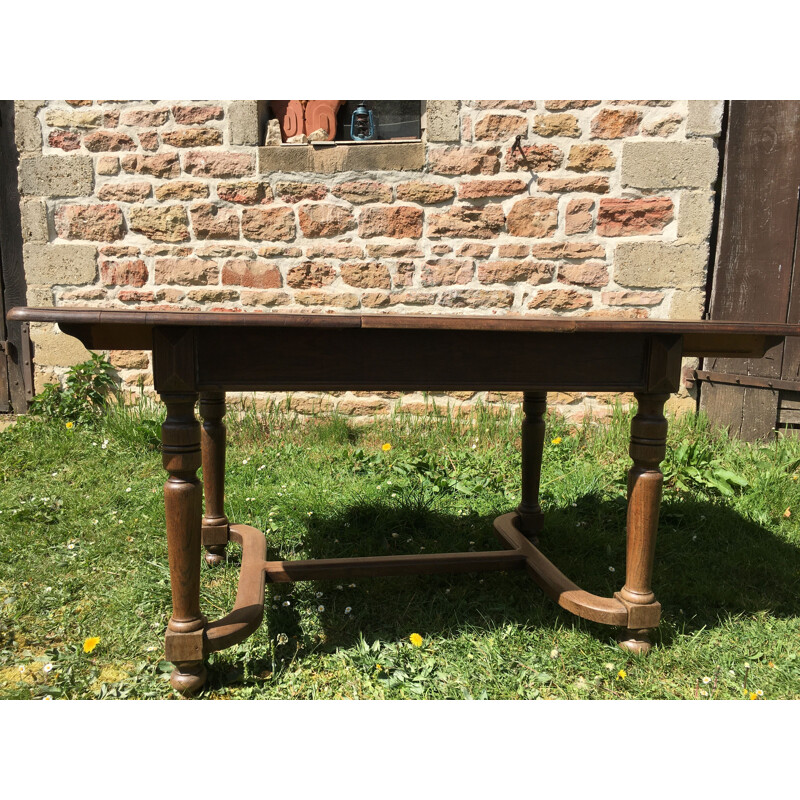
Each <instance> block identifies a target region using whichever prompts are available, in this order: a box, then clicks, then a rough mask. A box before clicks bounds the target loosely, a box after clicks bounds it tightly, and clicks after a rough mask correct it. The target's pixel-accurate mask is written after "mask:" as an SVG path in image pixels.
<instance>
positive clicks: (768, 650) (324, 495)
mask: <svg viewBox="0 0 800 800" xmlns="http://www.w3.org/2000/svg"><path fill="white" fill-rule="evenodd" d="M159 415H160V410H159V408H158V407H148V406H146V405H142V406H139V407H134V408H132V409H126V410H123V409H119V408H113V409H112V410H110V411H109V412H108V413H107V415H106V416H105V417H104V418H103V419H101V420H100V421H99V422H98V423H97V424H96V425H95V426H91V425H89V426H87V425H75V426H74V427H73V428H72V429H67V428H66V427H65V425H64V423H63V422H55V421H51V422H46V421H37V420H34V419H23V420H20V421H19V422H18V423H17V424H16V425H14V426H12V427H11V428H9V429H8V430H6V431H5V432H4V433H2V434H0V512H1V513H0V531H1V533H0V698H32V697H33V698H39V697H44V696H50V697H55V698H59V697H65V698H96V697H131V698H169V697H175V696H176V695H175V693H174V692H173V691H172V689H171V688H170V686H169V682H168V675H169V671H170V670H171V668H172V667H171V665H169V664H167V663H166V662H164V661H163V636H164V631H165V626H166V623H167V620H168V619H169V614H170V602H171V601H170V589H169V572H168V569H167V553H166V537H165V535H164V529H163V498H162V485H163V482H164V478H165V473H164V472H163V470H162V467H161V457H160V453H159V449H158V429H159V423H160V416H159ZM672 423H673V424H672V425H671V431H670V439H669V447H668V451H669V452H668V457H667V460H666V462H665V471H666V472H668V474H670V475H671V478H670V480H669V482H668V485H667V486H666V488H665V494H664V500H663V505H662V510H661V518H660V520H661V521H660V529H659V541H658V547H657V553H656V568H655V576H654V586H655V590H656V594H657V597H658V598H659V600H660V601H661V603H662V606H663V620H662V623H661V626H660V628H659V631H658V632H657V634H656V637H655V647H654V648H653V651H652V652H651V653H650V655H649V656H647V657H638V656H632V655H630V654H626V653H624V652H623V651H621V650H620V649H619V648H618V647H617V646H616V645H615V643H614V639H613V635H614V632H615V631H614V629H612V628H609V627H606V626H601V625H595V624H592V623H589V622H585V621H583V620H580V619H577V618H575V617H573V616H572V615H571V614H569V613H567V612H565V611H562V610H561V609H559V608H558V607H557V606H556V605H555V604H554V603H552V602H551V601H550V600H548V599H547V598H546V597H544V595H542V594H541V592H540V591H539V590H538V589H537V587H536V586H535V585H534V583H533V582H532V581H531V580H530V579H529V578H528V577H527V576H526V575H525V574H524V573H516V572H514V573H509V574H499V573H486V574H484V575H458V576H419V577H410V578H387V579H364V580H359V581H357V582H356V584H357V585H350V584H349V583H347V582H343V583H337V582H318V583H298V584H294V585H289V584H279V585H275V586H268V589H267V592H268V599H267V606H266V614H265V621H264V624H263V626H262V627H261V628H260V629H259V630H258V631H257V632H256V633H255V634H254V635H253V636H252V637H250V639H248V640H247V641H246V642H244V643H242V644H241V645H239V646H237V647H234V648H231V649H229V650H227V651H223V652H221V653H217V654H214V655H212V656H211V657H210V659H209V661H208V666H209V678H208V684H207V688H206V690H205V691H204V692H203V694H202V695H201V697H208V698H342V697H346V698H352V697H358V698H406V697H408V698H418V697H422V698H454V699H461V698H490V699H501V698H502V699H511V698H525V699H534V698H546V699H547V698H584V699H589V698H600V699H607V698H639V699H643V698H653V699H656V698H685V699H689V698H697V697H699V698H701V699H705V697H706V695H704V694H702V693H703V692H707V693H708V694H707V697H708V699H743V698H745V697H747V696H749V692H755V691H756V690H760V691H761V692H762V693H763V695H762V696H763V698H765V699H776V698H784V699H787V698H798V697H800V657H799V655H800V645H799V644H798V642H800V639H799V638H798V634H800V599H798V598H800V533H799V532H798V526H797V523H796V519H797V516H796V515H797V514H800V481H798V480H796V479H794V478H795V475H796V473H797V469H798V465H800V443H798V441H797V440H796V439H792V438H783V439H780V440H778V441H776V442H772V443H770V444H766V445H761V446H751V445H747V444H743V443H740V442H736V441H729V440H728V439H727V438H726V436H725V435H724V434H723V433H720V432H714V431H712V430H710V429H709V427H708V425H707V423H706V422H705V421H704V420H703V419H702V418H695V417H693V416H686V417H682V418H680V419H678V420H673V421H672ZM228 425H229V450H228V473H227V485H226V493H227V495H226V503H227V505H226V510H227V513H228V515H229V517H230V518H231V519H232V520H233V521H234V522H240V523H247V524H251V525H254V526H256V527H258V528H259V529H261V530H264V531H266V532H267V537H268V546H269V553H268V557H269V558H270V559H274V558H313V557H321V558H323V557H327V558H330V557H343V556H351V555H373V554H374V555H380V554H387V555H388V554H402V553H419V552H437V551H448V550H469V549H475V550H484V549H496V548H497V547H498V545H497V544H496V541H495V539H494V535H493V533H492V525H491V523H492V520H493V519H494V518H495V517H496V516H498V515H499V514H502V513H505V512H507V511H509V510H511V509H513V507H514V506H515V505H516V503H517V502H518V495H519V488H520V487H519V460H520V457H519V435H518V430H519V417H518V415H517V414H514V413H512V412H510V411H509V412H506V413H502V414H496V413H491V412H489V411H487V410H481V409H478V411H477V412H475V414H474V415H473V416H472V417H470V418H459V417H455V416H453V415H451V414H448V413H447V412H446V410H445V413H443V414H440V415H438V416H433V415H432V416H431V417H430V418H427V419H423V420H415V419H412V418H403V417H394V418H392V419H386V420H382V421H376V422H375V423H373V424H370V425H367V426H353V425H352V424H351V423H349V422H348V421H347V420H345V419H342V418H337V417H333V418H327V419H319V420H316V421H314V422H312V423H310V424H307V425H302V424H300V423H299V422H297V421H296V420H295V419H293V418H292V417H290V416H287V415H285V414H283V413H282V412H280V411H279V410H276V409H271V410H270V411H268V412H262V413H256V412H255V411H254V410H252V409H248V410H246V411H245V412H244V413H243V414H241V415H240V416H239V418H235V415H231V418H230V419H229V421H228ZM629 425H630V417H629V416H628V415H626V414H625V413H624V412H622V411H620V410H617V411H616V412H615V414H614V416H613V418H612V420H611V421H610V422H609V423H608V424H604V425H597V426H592V425H589V424H585V425H583V426H581V427H579V428H577V429H576V428H574V427H571V426H569V425H567V424H566V423H565V422H564V421H563V420H561V419H558V418H555V417H551V418H549V419H548V431H547V439H546V442H547V444H546V446H545V461H544V470H543V476H542V502H543V506H544V508H545V511H546V530H545V533H544V535H543V537H542V542H541V547H542V549H543V550H544V551H545V553H546V554H547V555H548V556H549V557H550V558H551V559H552V560H553V561H554V562H555V563H556V564H557V565H558V566H559V567H560V568H561V569H562V570H563V571H564V572H565V573H566V574H567V575H569V576H570V577H571V578H572V579H573V580H575V581H576V582H577V583H578V584H580V585H581V586H582V587H583V588H585V589H587V590H589V591H591V592H594V593H596V594H601V595H610V594H611V593H612V592H614V591H615V590H617V589H619V588H620V586H621V585H622V583H623V581H624V559H625V536H624V525H625V501H624V486H625V472H626V470H627V468H628V466H629V459H628V456H627V437H628V430H629ZM559 436H560V437H561V439H562V441H561V442H560V443H559V444H552V443H551V442H552V439H554V438H556V437H559ZM684 440H687V441H695V442H699V443H700V444H701V445H702V447H701V448H700V451H702V452H694V451H693V453H694V454H692V455H690V457H689V461H688V462H687V457H686V455H685V452H684V454H683V455H682V456H680V457H678V456H676V457H675V458H673V455H674V454H675V453H676V452H679V445H680V443H681V442H682V441H684ZM387 442H388V443H390V444H391V445H392V448H391V450H389V451H384V450H383V449H382V445H383V444H384V443H387ZM676 459H677V460H676ZM692 459H694V460H693V461H692ZM712 462H713V463H717V465H720V464H721V465H723V466H724V468H725V469H727V470H728V471H729V472H732V473H734V474H735V475H736V476H737V478H738V479H739V482H738V483H731V484H729V485H728V488H729V490H730V494H729V496H726V495H723V494H721V493H720V491H719V490H717V489H715V488H714V487H713V486H711V485H709V484H707V483H703V482H702V480H700V479H693V477H692V476H693V475H694V473H692V472H691V469H690V468H692V469H695V471H696V472H697V474H699V475H700V477H701V478H702V477H703V475H705V474H709V471H710V470H712V469H713V463H712ZM670 470H671V472H670ZM695 478H696V476H695ZM679 486H684V487H685V488H683V489H681V490H678V487H679ZM723 488H724V487H723ZM787 508H790V509H791V516H785V515H784V512H785V511H786V509H787ZM229 550H230V554H229V560H228V563H227V564H226V565H224V566H222V567H220V568H217V569H209V568H207V567H206V566H205V564H203V572H202V599H201V602H202V607H203V610H204V612H205V613H206V614H207V615H208V616H209V618H215V617H219V616H222V615H224V614H226V613H227V612H228V610H230V608H231V607H232V605H233V602H234V597H235V594H236V582H237V576H238V569H239V564H240V561H239V559H240V551H239V548H238V547H236V546H234V545H231V546H230V548H229ZM612 569H613V571H612ZM321 606H322V607H324V610H323V611H320V610H319V607H321ZM347 609H349V611H347ZM411 633H418V634H420V636H421V637H422V639H423V644H422V646H421V647H419V648H416V647H414V646H413V645H412V644H411V643H410V642H409V638H408V637H409V635H410V634H411ZM93 636H98V637H100V643H99V645H98V646H97V648H96V649H95V650H94V651H93V652H91V653H88V654H87V653H84V652H83V648H82V645H83V642H84V639H85V638H87V637H93ZM45 665H52V667H49V666H48V670H47V672H45V671H44V669H43V667H44V666H45ZM620 671H622V672H620ZM623 674H624V675H625V677H621V675H623ZM704 677H708V678H710V679H711V680H710V682H709V683H706V684H704V683H703V678H704ZM745 690H747V693H746V692H745Z"/></svg>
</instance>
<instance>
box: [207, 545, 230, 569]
mask: <svg viewBox="0 0 800 800" xmlns="http://www.w3.org/2000/svg"><path fill="white" fill-rule="evenodd" d="M225 550H226V547H225V545H224V544H222V545H219V544H212V545H206V554H205V561H206V564H208V566H209V567H218V566H219V565H220V564H224V563H225Z"/></svg>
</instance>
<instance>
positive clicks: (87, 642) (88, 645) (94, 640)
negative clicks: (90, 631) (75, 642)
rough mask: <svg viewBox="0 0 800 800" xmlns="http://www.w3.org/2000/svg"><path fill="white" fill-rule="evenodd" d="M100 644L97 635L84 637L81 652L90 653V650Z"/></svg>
mask: <svg viewBox="0 0 800 800" xmlns="http://www.w3.org/2000/svg"><path fill="white" fill-rule="evenodd" d="M98 644H100V637H99V636H91V637H90V638H88V639H84V642H83V652H84V653H91V652H92V650H94V649H95V647H97V645H98Z"/></svg>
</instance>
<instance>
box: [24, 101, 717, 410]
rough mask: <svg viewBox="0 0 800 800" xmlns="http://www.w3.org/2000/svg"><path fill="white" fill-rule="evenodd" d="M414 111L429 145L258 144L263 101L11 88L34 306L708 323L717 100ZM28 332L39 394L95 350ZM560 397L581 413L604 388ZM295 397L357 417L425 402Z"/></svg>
mask: <svg viewBox="0 0 800 800" xmlns="http://www.w3.org/2000/svg"><path fill="white" fill-rule="evenodd" d="M422 109H423V118H422V124H423V140H422V142H421V143H403V144H399V143H386V144H376V143H369V144H353V145H332V146H331V145H321V144H320V145H279V146H274V147H263V146H261V145H262V144H263V136H264V133H263V128H264V118H265V104H264V103H263V102H256V101H210V102H192V101H124V102H123V101H75V100H72V101H20V102H18V103H17V104H16V135H17V144H18V149H19V151H20V169H19V186H20V194H21V197H22V200H21V211H22V223H23V233H24V237H25V244H24V257H25V270H26V279H27V284H28V304H29V305H35V306H50V305H56V306H76V305H80V306H101V307H105V308H136V309H155V308H168V309H193V310H200V309H203V310H217V309H224V310H241V311H260V312H264V313H269V312H274V311H277V312H287V311H300V310H302V311H315V312H318V313H348V312H358V313H376V314H380V313H426V314H451V313H457V314H487V313H488V314H508V313H513V314H526V315H552V314H558V315H567V316H604V317H620V318H646V317H651V318H661V319H663V318H672V319H699V318H700V317H701V316H702V312H703V307H704V301H705V297H704V287H705V280H706V270H707V264H708V252H709V235H710V230H711V221H712V211H713V199H714V193H713V189H712V187H713V185H714V183H715V181H716V178H717V170H718V154H717V142H716V137H718V135H719V129H720V119H721V112H722V103H721V101H660V100H631V101H620V100H612V101H598V100H572V101H569V100H555V101H545V100H514V101H487V100H462V101H427V102H426V103H423V106H422ZM518 136H519V137H521V140H520V146H518V147H515V146H514V143H515V140H516V137H518ZM32 333H33V337H34V341H35V345H36V354H35V362H36V369H37V389H40V388H41V386H42V385H43V383H44V382H46V381H50V380H53V379H55V378H58V377H59V376H60V375H62V374H63V372H64V371H65V369H66V368H67V367H68V366H70V365H71V364H73V363H76V362H78V361H81V360H83V359H85V358H86V357H87V353H86V351H85V350H84V349H83V347H82V346H81V345H80V344H79V343H78V342H77V341H76V340H75V339H73V338H71V337H68V336H65V335H64V334H61V333H59V332H58V331H57V330H56V329H54V328H53V327H52V326H50V327H48V326H45V325H40V326H35V330H34V331H33V332H32ZM148 358H149V356H148V354H147V353H139V352H130V351H116V352H112V353H111V360H112V362H113V363H114V364H115V365H116V367H117V368H118V371H119V374H120V376H121V377H122V378H123V380H124V381H125V382H126V383H127V384H128V385H131V386H133V385H136V384H137V382H138V381H139V380H144V382H145V384H146V385H148V386H149V384H150V376H149V363H148ZM278 397H281V398H283V397H285V396H284V395H278ZM514 399H515V398H514V397H513V396H511V397H508V396H505V397H503V396H499V395H494V394H491V393H489V394H487V393H476V394H472V393H456V394H455V395H452V396H450V397H449V398H442V399H441V402H450V404H451V405H454V406H459V405H461V404H467V405H470V404H472V403H475V402H477V401H482V402H490V403H493V402H505V401H508V400H514ZM551 399H552V400H553V401H555V403H556V405H558V406H559V408H560V410H561V411H562V412H564V413H565V414H567V415H568V416H571V417H573V418H579V417H581V416H582V415H583V414H584V413H586V411H587V410H588V409H591V410H592V413H593V414H594V415H595V416H602V415H603V414H604V413H605V411H606V410H607V403H608V402H609V400H610V399H611V398H609V397H606V396H603V397H588V398H587V397H583V396H582V395H578V394H563V393H562V394H559V395H557V396H553V397H552V398H551ZM625 399H627V398H625ZM289 402H290V404H291V406H292V407H293V408H295V409H296V410H297V411H298V412H300V413H310V412H312V411H316V410H330V409H332V408H334V407H336V408H338V410H339V411H340V412H342V413H346V414H352V415H355V416H364V415H371V414H374V413H388V412H389V411H390V410H391V409H392V408H393V407H396V406H397V405H400V406H401V407H404V408H408V409H411V410H419V409H420V408H422V407H423V402H424V399H423V398H422V396H420V395H408V396H405V397H400V396H398V395H397V394H393V395H381V394H372V393H363V392H362V393H344V394H339V395H335V396H334V395H328V396H322V395H310V394H306V393H298V394H296V395H293V396H292V397H291V398H289ZM684 405H685V406H692V407H693V403H692V402H691V401H690V400H688V399H685V402H684Z"/></svg>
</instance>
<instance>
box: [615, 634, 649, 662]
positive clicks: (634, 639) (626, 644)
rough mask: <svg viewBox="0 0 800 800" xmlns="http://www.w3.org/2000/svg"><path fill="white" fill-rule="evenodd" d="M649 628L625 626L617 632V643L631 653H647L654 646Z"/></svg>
mask: <svg viewBox="0 0 800 800" xmlns="http://www.w3.org/2000/svg"><path fill="white" fill-rule="evenodd" d="M649 633H650V629H649V628H639V629H633V628H625V629H623V630H621V631H620V632H619V633H618V634H617V644H618V645H619V646H620V647H621V648H622V649H623V650H627V651H628V652H629V653H641V654H642V655H647V653H649V652H650V649H651V648H652V646H653V645H652V643H651V642H650V636H649V635H648V634H649Z"/></svg>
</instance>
